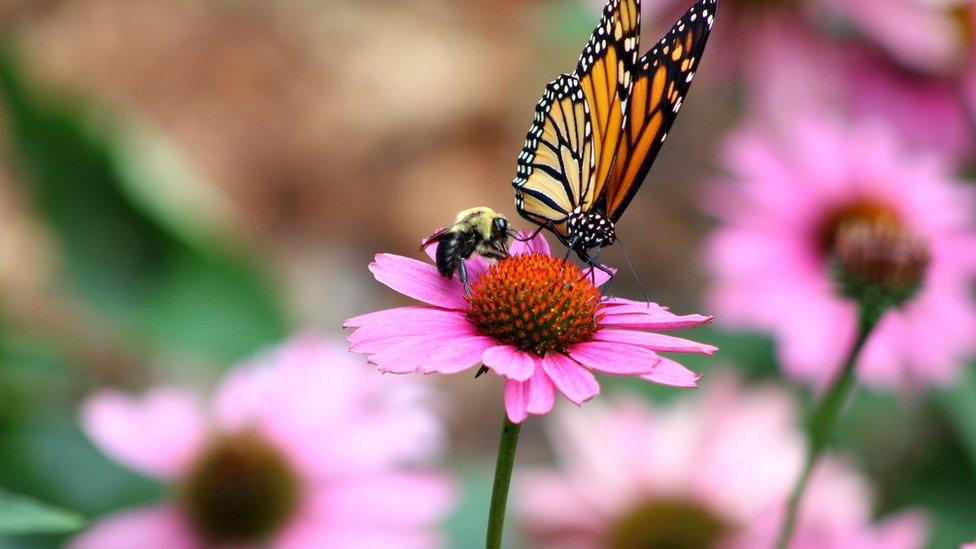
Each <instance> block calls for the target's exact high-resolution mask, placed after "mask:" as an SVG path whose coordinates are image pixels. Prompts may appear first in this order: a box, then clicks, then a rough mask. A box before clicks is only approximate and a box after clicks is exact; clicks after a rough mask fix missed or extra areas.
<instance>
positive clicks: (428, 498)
mask: <svg viewBox="0 0 976 549" xmlns="http://www.w3.org/2000/svg"><path fill="white" fill-rule="evenodd" d="M456 500H457V489H456V487H455V485H454V483H453V482H451V481H450V480H449V479H448V478H447V477H445V476H443V475H439V474H434V473H414V472H402V473H396V472H389V473H379V474H376V475H370V476H366V477H359V478H349V479H342V480H337V481H336V482H331V483H329V485H328V486H325V487H323V488H321V489H319V490H317V491H315V492H314V493H313V494H311V497H310V503H309V505H310V510H309V511H310V513H311V514H312V515H314V519H316V520H319V521H326V522H328V523H331V524H337V525H342V526H343V527H350V528H374V529H377V530H399V529H405V528H422V527H425V526H429V527H433V526H435V525H436V524H437V523H438V522H439V521H440V520H442V519H443V518H445V517H446V515H447V514H448V513H449V512H450V510H451V508H452V507H453V505H454V503H455V501H456ZM309 518H313V517H309Z"/></svg>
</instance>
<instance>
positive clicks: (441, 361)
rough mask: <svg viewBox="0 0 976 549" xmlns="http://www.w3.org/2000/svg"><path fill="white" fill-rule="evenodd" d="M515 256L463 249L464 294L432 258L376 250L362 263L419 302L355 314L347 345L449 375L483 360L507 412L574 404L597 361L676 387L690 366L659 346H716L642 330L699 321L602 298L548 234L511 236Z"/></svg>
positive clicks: (396, 365) (705, 349) (397, 364)
mask: <svg viewBox="0 0 976 549" xmlns="http://www.w3.org/2000/svg"><path fill="white" fill-rule="evenodd" d="M511 254H512V255H511V257H509V258H506V259H503V260H501V261H499V262H498V263H497V264H496V265H492V266H490V267H489V266H488V265H487V263H486V262H485V261H484V260H483V259H482V258H480V257H474V258H472V259H470V260H468V276H469V280H470V282H471V294H470V295H465V290H464V287H463V286H462V284H461V283H460V282H458V281H457V280H453V279H446V278H444V277H442V276H440V275H439V274H438V273H437V269H436V268H435V267H434V266H433V265H431V264H429V263H424V262H421V261H417V260H415V259H410V258H407V257H401V256H397V255H391V254H378V255H377V256H376V261H375V262H373V263H372V264H371V265H370V267H369V268H370V270H371V271H372V272H373V274H374V275H375V276H376V279H377V280H379V281H380V282H382V283H383V284H386V285H387V286H389V287H390V288H393V289H394V290H397V291H398V292H400V293H402V294H404V295H407V296H410V297H412V298H414V299H418V300H420V301H423V302H424V303H426V305H423V306H412V307H400V308H397V309H388V310H385V311H379V312H375V313H369V314H366V315H362V316H358V317H355V318H351V319H349V320H347V321H346V323H345V326H346V327H348V328H354V329H355V330H354V331H353V332H352V333H351V334H350V335H349V341H350V342H351V343H352V344H351V346H350V349H351V350H353V351H355V352H360V353H366V354H368V355H369V362H370V363H371V364H375V365H376V367H377V368H378V369H379V370H380V371H382V372H390V373H397V374H405V373H415V372H422V373H427V374H429V373H435V372H436V373H442V374H453V373H457V372H461V371H464V370H468V369H470V368H473V367H474V366H477V365H479V364H484V366H486V367H487V368H489V369H490V370H491V371H493V372H495V373H496V374H498V375H500V376H503V377H504V378H506V380H507V382H506V385H505V408H506V410H507V412H508V417H509V419H511V420H512V421H513V422H515V423H520V422H522V421H523V420H524V419H525V418H526V416H527V415H528V414H533V415H544V414H546V413H548V412H549V411H550V410H551V409H552V407H553V404H554V403H555V393H556V391H557V390H558V392H560V393H562V394H563V395H564V396H565V397H566V398H567V399H569V400H570V401H572V402H574V403H576V404H582V403H583V402H586V401H587V400H589V399H591V398H593V397H594V396H596V395H597V394H598V393H599V392H600V385H599V384H598V383H597V380H596V378H595V377H594V376H593V373H592V372H593V371H596V372H601V373H605V374H610V375H620V376H638V377H640V378H642V379H646V380H648V381H653V382H655V383H660V384H663V385H672V386H676V387H694V386H695V384H696V382H697V380H698V377H699V376H697V375H696V374H694V373H693V372H691V371H689V370H688V369H686V368H685V367H684V366H682V365H680V364H678V363H677V362H675V361H674V360H672V359H670V358H665V357H663V356H660V355H659V354H658V353H659V352H666V353H700V354H712V353H714V352H715V351H716V348H715V347H712V346H711V345H705V344H702V343H697V342H694V341H690V340H687V339H681V338H677V337H674V336H669V335H661V334H657V333H653V332H649V331H647V330H674V329H679V328H690V327H694V326H700V325H702V324H706V323H708V322H710V321H711V320H712V318H711V317H707V316H701V315H685V316H678V315H675V314H672V313H671V312H669V311H668V310H667V309H666V308H664V307H661V306H659V305H656V304H653V303H638V302H634V301H629V300H626V299H620V298H607V297H602V296H601V295H600V292H599V290H598V288H597V286H598V285H599V284H601V283H602V282H604V281H605V277H604V276H603V275H602V274H601V273H599V272H597V273H595V274H594V273H591V272H584V271H583V270H581V269H580V268H579V267H577V266H575V265H573V264H572V263H568V262H565V261H563V259H562V258H559V257H553V256H551V255H550V253H549V246H548V244H547V243H546V241H545V239H544V238H543V237H542V236H541V235H538V236H536V237H535V238H534V239H532V240H531V241H530V242H527V243H522V242H519V241H515V242H513V244H512V246H511Z"/></svg>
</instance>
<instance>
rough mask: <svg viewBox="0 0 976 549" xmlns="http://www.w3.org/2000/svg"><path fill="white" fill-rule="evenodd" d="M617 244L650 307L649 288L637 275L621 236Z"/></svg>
mask: <svg viewBox="0 0 976 549" xmlns="http://www.w3.org/2000/svg"><path fill="white" fill-rule="evenodd" d="M617 242H619V243H620V249H621V250H623V252H624V259H626V260H627V265H629V266H630V272H632V273H634V278H636V279H637V285H638V286H640V289H641V294H642V295H643V296H644V302H645V303H647V304H648V305H647V306H648V307H650V306H651V305H650V303H651V296H649V295H647V287H645V286H644V281H643V280H641V277H640V275H639V274H637V269H636V268H635V267H634V262H633V261H632V260H631V259H630V252H628V251H627V246H624V243H623V241H622V240H620V237H619V236H618V237H617ZM611 281H612V279H611Z"/></svg>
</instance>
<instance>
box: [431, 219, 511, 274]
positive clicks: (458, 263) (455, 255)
mask: <svg viewBox="0 0 976 549" xmlns="http://www.w3.org/2000/svg"><path fill="white" fill-rule="evenodd" d="M509 234H510V233H509V229H508V219H506V218H505V216H503V215H501V214H500V213H497V212H496V211H495V210H492V209H491V208H487V207H484V206H481V207H478V208H471V209H468V210H463V211H461V212H460V213H458V214H457V217H456V218H455V220H454V224H453V225H451V226H450V227H448V228H446V229H443V230H441V231H437V232H436V233H434V234H433V235H431V236H430V237H429V238H427V240H425V241H424V243H423V244H422V245H421V248H426V247H427V246H429V245H431V244H433V243H435V242H436V243H437V253H436V255H435V257H436V260H437V272H439V273H440V274H441V275H443V276H444V277H445V278H452V277H453V276H454V273H455V272H457V273H459V275H460V277H461V282H462V283H463V284H464V285H465V286H467V284H468V272H467V270H466V269H465V267H464V260H465V259H468V258H470V257H471V256H472V255H474V254H478V255H480V256H483V257H486V258H488V259H502V258H504V257H507V256H508V237H509Z"/></svg>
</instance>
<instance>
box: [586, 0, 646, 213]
mask: <svg viewBox="0 0 976 549" xmlns="http://www.w3.org/2000/svg"><path fill="white" fill-rule="evenodd" d="M639 47H640V0H610V1H609V2H607V5H606V7H605V8H604V10H603V17H602V18H601V19H600V23H599V25H597V27H596V29H594V30H593V34H592V35H590V39H589V41H588V42H587V44H586V47H585V48H583V53H582V54H581V55H580V58H579V62H578V63H577V65H576V76H577V78H579V80H580V87H581V88H582V90H583V96H584V97H585V98H586V103H587V105H588V107H589V109H590V122H591V125H592V127H593V153H594V160H595V172H594V174H593V176H594V179H593V183H592V185H591V188H589V189H585V192H584V193H583V195H584V196H585V197H587V200H584V201H583V204H582V206H583V210H584V211H588V210H589V209H590V207H591V206H592V205H593V204H594V203H595V202H596V201H597V200H598V199H599V198H600V196H601V194H602V192H603V189H604V186H605V185H606V183H607V181H608V179H609V177H610V172H611V169H612V167H613V163H614V153H615V152H616V150H617V147H618V144H619V143H620V140H621V136H622V134H623V127H624V110H625V109H626V103H627V96H628V95H629V94H630V86H631V74H632V73H633V71H634V67H635V64H636V62H637V52H638V50H637V48H639Z"/></svg>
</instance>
